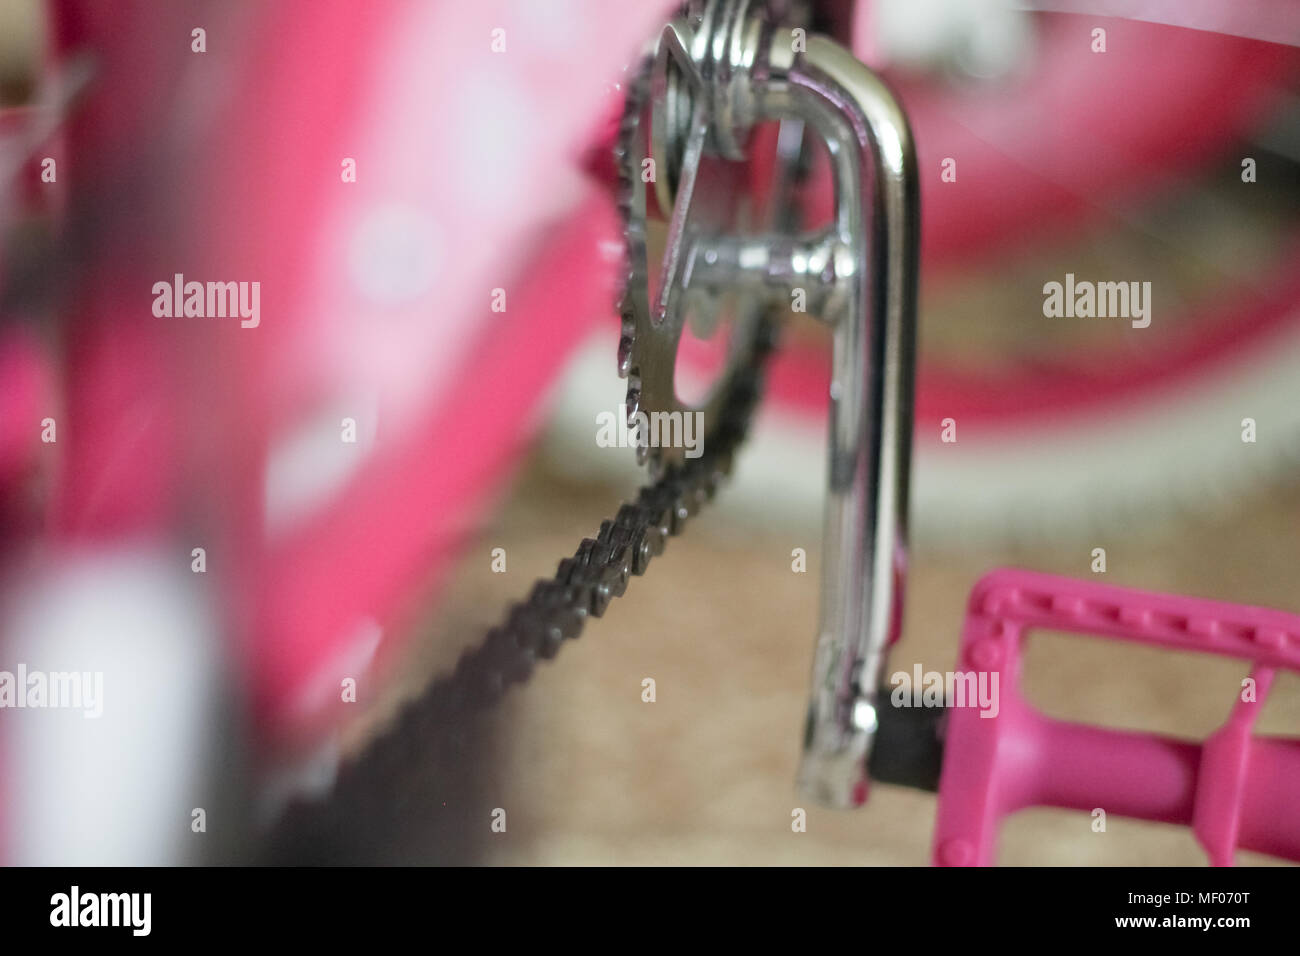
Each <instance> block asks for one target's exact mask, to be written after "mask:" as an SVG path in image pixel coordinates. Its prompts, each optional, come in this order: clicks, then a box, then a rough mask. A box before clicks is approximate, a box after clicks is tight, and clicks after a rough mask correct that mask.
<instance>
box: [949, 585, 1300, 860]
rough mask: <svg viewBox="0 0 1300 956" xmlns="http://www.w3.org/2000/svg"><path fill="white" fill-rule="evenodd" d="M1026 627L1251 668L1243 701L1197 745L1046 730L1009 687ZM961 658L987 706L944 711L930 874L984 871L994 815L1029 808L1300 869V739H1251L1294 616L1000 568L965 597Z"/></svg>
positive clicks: (1072, 728) (1298, 659)
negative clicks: (982, 676)
mask: <svg viewBox="0 0 1300 956" xmlns="http://www.w3.org/2000/svg"><path fill="white" fill-rule="evenodd" d="M1034 628H1048V629H1051V630H1056V631H1068V632H1074V633H1080V634H1087V635H1096V636H1102V637H1108V638H1112V639H1117V640H1122V641H1131V642H1134V643H1138V644H1145V645H1149V646H1153V647H1159V648H1164V649H1167V650H1178V651H1196V652H1199V653H1205V654H1217V655H1220V656H1225V657H1234V658H1238V659H1241V660H1244V661H1249V662H1251V664H1252V672H1251V677H1252V678H1253V679H1254V681H1255V688H1254V690H1255V692H1254V694H1253V695H1252V694H1247V693H1244V692H1243V693H1241V694H1240V696H1239V698H1238V701H1237V703H1236V704H1235V706H1234V707H1233V710H1232V713H1231V715H1230V716H1229V717H1228V720H1227V722H1226V723H1225V724H1224V725H1223V726H1222V727H1220V728H1219V729H1218V730H1217V731H1215V732H1214V733H1213V734H1211V735H1210V736H1209V738H1208V739H1206V740H1205V741H1203V742H1197V741H1188V740H1179V739H1175V738H1170V737H1165V736H1161V735H1158V734H1149V733H1141V732H1136V731H1128V730H1114V729H1108V728H1101V727H1092V726H1087V725H1084V724H1077V723H1069V722H1065V721H1059V720H1054V719H1051V718H1049V717H1046V716H1044V715H1043V714H1042V713H1040V712H1039V711H1037V710H1036V709H1034V708H1033V707H1032V706H1031V705H1030V704H1028V703H1027V702H1026V701H1025V700H1024V699H1023V698H1022V697H1021V695H1020V693H1019V690H1018V685H1019V679H1020V671H1021V660H1022V653H1023V649H1024V646H1025V639H1026V635H1027V634H1028V633H1029V631H1030V630H1031V629H1034ZM960 653H961V656H960V664H959V666H960V667H961V668H963V671H962V673H966V674H969V673H972V672H974V673H976V674H978V673H979V672H981V671H982V672H987V673H990V674H991V673H997V674H998V675H999V679H998V685H999V689H1000V695H999V702H998V703H999V706H998V710H997V713H996V715H995V716H981V712H980V710H979V709H977V708H974V707H953V708H951V710H950V712H949V724H948V731H947V737H946V741H945V748H944V749H945V758H944V766H943V773H942V776H941V778H940V782H939V808H938V815H937V820H936V825H935V838H934V854H933V862H934V863H935V864H936V865H939V866H984V865H989V864H991V863H993V861H994V857H995V851H996V842H997V835H998V828H999V824H1000V823H1001V821H1002V819H1003V818H1004V817H1005V816H1007V815H1008V814H1010V813H1013V812H1014V811H1016V810H1020V809H1023V808H1025V807H1032V806H1051V807H1065V808H1070V809H1077V810H1085V811H1091V810H1092V809H1094V808H1096V807H1101V808H1102V809H1104V810H1105V811H1106V812H1107V813H1108V814H1118V815H1120V816H1124V817H1133V818H1137V819H1142V820H1154V821H1161V822H1165V823H1177V824H1182V825H1185V826H1190V827H1191V828H1192V831H1193V833H1194V834H1195V835H1196V838H1197V840H1198V841H1199V842H1200V844H1201V846H1202V847H1204V848H1205V851H1206V853H1207V854H1208V855H1209V860H1210V863H1212V864H1213V865H1216V866H1230V865H1231V864H1232V862H1233V854H1234V852H1235V850H1236V849H1237V848H1238V847H1240V848H1242V849H1247V850H1255V851H1258V852H1261V853H1267V854H1271V855H1274V856H1279V857H1285V858H1288V859H1293V860H1294V859H1300V790H1297V788H1296V786H1295V783H1296V781H1297V780H1300V739H1295V738H1284V737H1264V736H1256V735H1254V734H1253V733H1252V730H1253V727H1254V724H1255V721H1256V718H1257V716H1258V714H1259V711H1260V708H1261V707H1262V706H1263V704H1264V701H1265V700H1266V699H1267V697H1268V691H1269V688H1270V686H1271V684H1272V682H1273V677H1274V675H1275V673H1276V672H1277V670H1279V669H1288V670H1293V671H1294V670H1300V617H1297V616H1295V615H1291V614H1285V613H1282V612H1280V611H1273V610H1267V609H1264V608H1255V607H1245V606H1242V605H1237V604H1225V603H1220V602H1216V601H1206V600H1200V599H1196V598H1186V597H1175V596H1171V595H1165V594H1156V593H1152V592H1147V591H1136V590H1130V589H1127V588H1118V587H1110V586H1106V585H1100V584H1094V583H1091V582H1082V581H1075V580H1072V579H1070V578H1062V577H1056V576H1053V575H1047V574H1035V573H1032V572H1028V571H1019V570H1012V569H1001V570H997V571H994V572H992V573H990V574H988V575H986V576H985V577H984V578H982V579H981V580H980V581H979V583H978V584H977V585H976V586H975V588H974V590H973V591H972V593H971V597H970V603H969V605H968V608H967V615H966V622H965V627H964V630H963V633H962V640H961V651H960Z"/></svg>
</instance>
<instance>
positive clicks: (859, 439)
mask: <svg viewBox="0 0 1300 956" xmlns="http://www.w3.org/2000/svg"><path fill="white" fill-rule="evenodd" d="M797 9H798V8H797V6H796V5H794V4H790V3H782V2H778V0H773V2H771V3H769V4H766V5H764V4H762V3H760V2H758V0H708V2H702V3H692V4H690V5H689V6H688V7H687V9H686V11H685V12H684V13H683V14H682V16H680V17H679V18H677V19H676V20H674V21H673V22H672V23H671V24H669V25H668V26H667V27H666V28H665V30H664V32H663V35H662V37H661V39H660V43H659V48H658V54H657V56H658V62H657V67H656V70H655V73H654V76H655V80H654V82H653V83H652V88H651V97H652V101H653V123H652V132H651V135H650V136H649V142H648V143H647V144H646V146H647V147H648V149H649V151H650V155H651V156H652V157H653V158H655V160H656V164H657V166H658V168H659V169H660V170H662V171H663V173H664V174H662V175H660V177H659V178H658V180H657V181H656V184H655V196H656V199H657V202H658V206H659V208H660V209H662V210H665V211H667V210H671V216H670V218H669V223H668V231H667V236H668V238H667V243H666V249H665V253H664V257H663V261H662V266H661V269H660V270H659V272H658V275H659V283H658V287H657V289H656V290H654V292H653V294H651V293H650V291H649V290H648V289H647V290H646V291H645V292H644V293H642V294H643V295H644V298H642V299H640V300H639V304H638V305H637V307H636V309H634V310H633V311H634V312H635V313H636V314H635V315H633V319H634V321H633V322H632V325H633V326H634V327H635V328H634V331H633V332H632V333H629V338H631V339H633V340H634V339H635V337H636V336H643V337H645V338H648V339H653V338H654V337H655V336H659V341H658V342H657V344H655V345H653V347H652V344H651V343H641V348H640V350H639V352H637V351H636V350H635V344H637V343H635V342H634V348H633V352H635V354H636V355H638V356H639V358H635V359H634V360H633V362H632V363H630V364H631V365H632V366H633V367H634V369H635V371H636V372H637V382H638V386H639V387H640V386H644V385H645V384H646V382H647V381H648V378H647V377H646V372H645V369H647V368H649V369H651V370H652V371H653V373H654V375H655V376H656V377H657V380H656V381H655V382H653V383H652V385H653V389H654V392H655V393H656V397H654V398H653V399H651V398H650V395H649V394H647V393H642V394H641V397H642V398H643V399H649V400H650V404H651V405H652V406H655V405H656V404H658V405H662V406H663V407H667V408H673V407H678V406H677V404H676V397H675V395H674V394H673V391H672V376H671V369H672V363H673V360H674V357H675V349H676V344H677V340H678V338H679V337H680V334H681V318H680V314H679V313H680V311H681V309H682V306H681V303H682V301H683V299H684V298H685V297H686V296H687V295H692V294H694V295H708V294H710V293H715V292H718V291H722V290H744V291H745V292H746V293H747V294H752V295H756V296H759V297H760V298H761V297H766V298H767V299H768V300H769V301H771V300H773V299H776V298H781V299H783V301H784V304H785V305H787V306H788V305H789V302H790V293H791V291H792V290H794V289H803V290H804V291H805V293H806V302H807V306H808V310H809V311H810V312H812V313H814V314H816V315H817V316H818V317H819V318H820V319H822V320H823V321H825V322H826V323H828V324H829V325H831V326H832V327H833V330H834V332H833V336H834V346H833V348H834V356H833V373H832V381H831V385H830V440H829V485H830V487H829V489H828V493H827V501H826V510H825V525H824V538H823V552H824V557H823V563H822V569H823V570H822V576H823V579H822V592H821V620H820V625H819V630H818V636H817V641H816V652H815V659H814V664H813V688H812V696H811V701H810V704H809V709H808V718H807V727H806V735H805V740H804V753H803V759H802V763H801V766H800V769H799V786H800V788H801V789H802V790H803V791H804V792H805V793H807V794H808V795H809V796H811V797H813V798H815V799H818V800H819V801H821V802H823V803H826V804H829V805H831V806H837V807H848V806H856V805H859V804H861V803H862V802H864V801H865V799H866V794H867V758H868V755H869V753H870V749H871V746H872V741H873V739H874V736H875V733H876V729H877V726H878V718H877V707H878V700H877V692H878V688H879V687H880V684H881V678H882V676H883V671H884V665H885V658H886V654H887V651H888V648H889V645H890V643H891V642H892V641H893V639H894V638H895V637H896V636H897V633H898V627H899V623H900V619H901V605H902V594H903V580H904V570H905V566H906V553H907V552H906V543H905V542H906V537H907V504H908V470H909V463H910V457H911V433H912V393H913V368H914V364H915V359H914V351H915V329H916V307H917V258H918V236H919V185H918V180H917V171H916V158H915V152H914V147H913V143H912V136H911V132H910V130H909V128H908V123H907V118H906V116H905V115H904V113H903V110H902V108H901V107H900V105H899V103H898V101H897V100H896V99H895V97H894V96H893V94H892V93H891V92H890V90H889V89H888V88H887V87H886V86H885V84H884V83H883V82H882V81H881V80H880V78H879V77H877V76H876V74H874V73H873V72H872V71H871V70H870V69H868V68H867V67H866V66H864V65H863V64H862V63H861V62H859V61H858V60H857V59H855V58H854V56H853V55H852V54H851V53H850V52H849V51H848V50H847V49H845V48H844V47H843V46H841V45H839V44H838V43H836V42H835V41H833V40H831V39H828V38H826V37H823V36H818V35H808V34H807V32H806V31H805V30H804V29H802V28H801V27H800V26H799V24H800V21H799V20H798V19H797ZM770 121H781V122H782V124H783V126H782V135H781V142H782V144H783V145H781V146H779V147H778V149H779V151H781V152H783V153H784V154H786V157H785V158H786V159H790V158H791V157H797V156H798V154H799V140H800V139H801V138H802V137H803V136H805V135H807V133H808V132H811V133H814V134H816V135H817V136H819V137H820V138H821V139H822V141H823V142H824V144H825V146H826V151H827V154H828V155H829V157H830V163H831V167H832V179H833V183H834V198H835V203H834V214H833V218H832V220H831V223H830V225H829V226H827V227H826V228H824V229H822V230H820V231H818V232H816V233H814V234H811V235H795V234H792V231H791V230H790V228H789V226H790V224H791V223H792V222H793V221H794V218H793V217H791V216H790V215H783V216H778V217H776V218H775V219H774V220H772V221H770V222H769V223H768V224H767V225H768V227H769V228H770V229H771V230H772V231H769V232H764V233H760V234H756V235H738V234H731V233H722V232H717V231H710V230H709V229H707V228H700V227H698V225H697V224H696V220H695V219H694V218H693V217H692V215H691V209H692V205H693V204H695V203H698V202H699V201H700V198H701V193H702V189H701V185H700V181H699V180H698V178H697V173H698V170H699V168H700V163H701V162H702V159H703V158H705V157H709V156H714V157H721V158H723V159H731V160H736V159H741V158H743V157H744V156H745V151H746V148H747V143H748V142H749V134H750V132H751V131H752V129H753V128H754V127H755V126H756V125H757V124H758V123H761V122H770ZM791 142H793V148H791ZM641 155H645V154H641ZM665 215H668V213H667V212H665ZM640 235H641V237H642V238H643V237H644V234H643V233H642V234H640ZM643 268H644V270H645V271H644V272H643V273H642V276H643V277H644V276H646V275H649V274H650V270H649V268H648V266H645V267H643ZM634 275H635V273H634ZM631 298H632V299H634V300H635V299H636V297H635V296H633V297H631ZM627 322H629V319H628V318H627V313H626V312H625V323H627ZM654 349H660V350H661V352H660V353H659V354H656V353H655V351H654ZM630 393H631V388H630V389H629V394H630Z"/></svg>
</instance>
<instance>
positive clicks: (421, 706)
mask: <svg viewBox="0 0 1300 956" xmlns="http://www.w3.org/2000/svg"><path fill="white" fill-rule="evenodd" d="M649 65H650V59H649V58H647V59H645V60H644V61H643V62H642V63H641V64H640V66H639V68H636V69H634V70H632V71H631V73H630V75H631V77H632V78H631V80H630V81H629V86H628V90H627V95H626V97H625V100H624V113H623V118H622V122H621V124H620V129H619V136H618V141H617V144H616V147H615V159H616V163H617V168H618V170H619V194H618V198H617V205H618V209H619V212H620V214H621V216H622V217H623V221H624V225H625V227H626V226H627V224H628V221H629V219H630V216H631V196H632V189H633V184H632V182H631V181H630V179H629V176H630V175H632V172H631V169H632V166H631V164H629V163H628V162H627V150H628V148H629V144H630V143H631V141H632V139H633V135H632V134H633V133H634V132H635V124H636V123H637V122H638V121H639V115H640V112H641V107H642V104H643V101H644V97H645V95H646V92H647V77H648V75H649ZM629 275H630V273H629ZM625 281H626V280H625ZM622 291H623V294H622V295H620V297H619V306H620V311H621V312H623V314H624V328H623V338H622V340H621V341H620V344H619V353H620V361H621V360H622V354H623V353H624V351H625V350H626V347H627V345H626V338H627V334H628V329H627V318H626V309H625V308H623V298H624V296H625V295H626V292H627V290H626V288H624V289H623V290H622ZM756 321H757V329H756V331H755V333H754V338H753V341H752V344H751V345H750V347H749V351H748V355H742V356H741V357H742V358H743V359H746V361H745V362H743V364H741V365H740V366H739V367H738V368H737V370H736V373H735V374H734V377H733V378H732V380H731V384H730V385H729V386H728V391H727V394H726V397H725V399H724V401H723V403H722V406H721V411H720V412H719V415H718V420H717V421H716V422H713V423H708V424H710V425H711V426H712V427H711V429H710V430H709V432H708V433H707V434H706V436H705V441H704V448H703V450H702V451H703V453H702V454H701V455H700V457H699V458H694V459H691V458H687V459H685V461H684V463H683V464H681V465H680V466H676V467H670V468H669V469H668V470H667V471H665V473H664V474H663V475H662V476H661V477H660V478H659V479H658V480H657V481H654V482H653V483H651V484H649V485H646V486H644V487H642V488H641V490H640V492H639V493H638V495H637V497H636V499H635V500H634V501H631V502H627V503H625V504H623V505H622V507H620V508H619V510H618V512H617V513H616V514H615V516H614V518H613V519H611V520H606V521H604V522H602V523H601V526H600V530H599V532H598V533H597V535H596V537H595V538H586V539H584V540H583V541H582V543H581V544H580V545H578V549H577V551H576V552H574V554H573V556H572V557H570V558H565V559H563V560H562V561H560V563H559V567H558V568H557V569H556V572H555V575H554V577H552V578H550V579H544V580H539V581H537V582H536V583H535V584H534V585H533V589H532V591H531V592H530V593H529V595H528V597H527V598H526V599H525V600H523V601H520V602H517V603H516V604H514V605H513V606H512V607H511V608H510V610H509V611H508V612H507V613H506V616H505V618H504V620H503V621H502V622H501V624H499V625H498V626H496V627H494V628H492V629H491V630H489V631H488V633H487V636H486V638H485V639H484V640H483V642H482V643H481V644H480V645H478V646H477V647H476V648H472V649H470V650H468V651H466V652H465V653H464V654H462V655H461V658H460V660H459V662H458V663H457V665H456V668H455V670H454V671H453V672H452V673H451V674H450V675H448V676H445V677H441V678H438V679H437V680H435V681H434V682H433V683H432V684H431V685H430V686H429V687H428V688H427V689H426V690H425V691H424V692H423V693H422V694H421V695H420V696H419V697H417V698H416V699H415V700H413V701H412V702H410V703H408V704H407V705H406V706H405V707H404V708H403V709H402V710H401V712H400V713H399V714H398V715H397V717H396V718H395V720H394V721H393V723H392V725H391V726H390V727H389V729H388V730H387V732H385V733H383V734H382V735H381V736H379V737H377V738H376V739H375V740H373V741H372V742H371V743H370V744H369V745H368V746H367V747H366V748H365V749H364V750H362V751H361V752H360V753H359V754H358V755H357V756H355V757H354V758H352V760H351V761H349V762H347V763H345V764H344V765H343V766H342V767H340V769H339V773H338V777H337V779H336V780H335V783H334V786H333V789H332V790H331V792H330V793H329V794H328V796H326V797H325V798H323V799H321V800H317V801H315V802H311V803H302V802H299V803H296V804H294V805H293V806H292V807H290V809H289V810H288V811H287V812H286V813H285V815H284V816H283V817H282V819H281V820H280V822H279V824H278V825H277V827H276V829H275V830H274V832H273V833H272V834H271V835H270V837H269V839H268V840H267V841H266V842H265V851H266V852H264V855H268V854H269V857H270V859H271V860H272V861H282V860H285V859H288V860H291V861H294V862H303V861H304V858H307V859H311V858H312V857H313V856H314V857H316V858H317V859H320V860H321V861H322V862H338V861H339V858H340V857H343V858H344V859H347V858H349V857H353V856H355V855H356V853H355V852H353V853H349V852H348V850H347V849H346V848H344V847H342V846H339V845H337V844H335V845H332V846H328V847H326V846H322V845H321V844H320V838H321V836H322V835H325V834H332V835H333V836H334V838H335V839H336V840H337V839H340V838H342V839H344V840H346V842H347V843H348V844H349V845H350V846H351V847H353V848H354V850H356V851H360V852H361V853H362V854H363V855H364V856H365V857H367V858H371V857H376V856H378V857H379V858H384V857H385V847H383V846H382V844H383V843H384V842H385V840H384V838H382V837H380V835H379V834H378V833H377V832H376V830H377V829H382V826H383V822H384V821H385V820H387V819H388V818H391V817H393V816H395V815H398V814H400V812H401V810H402V809H403V807H404V805H408V804H412V803H416V804H418V803H419V802H420V800H421V799H422V798H421V796H420V793H419V791H420V784H419V781H418V780H417V778H422V779H423V780H425V781H427V782H429V783H431V784H432V787H430V788H429V793H430V794H432V796H429V795H426V796H428V799H430V800H434V801H436V802H434V803H433V806H435V807H436V806H437V805H438V803H442V804H443V805H446V803H447V801H445V800H437V796H439V795H447V792H448V790H449V789H454V788H455V787H456V786H457V785H458V784H459V783H461V777H462V776H463V774H461V773H460V772H458V771H455V770H453V769H452V767H453V765H454V763H455V761H457V760H458V759H463V758H464V757H466V756H468V755H469V754H470V752H471V748H470V746H469V738H470V736H471V730H472V728H471V724H472V721H473V719H474V718H475V717H476V716H478V715H480V714H481V713H482V712H483V711H485V710H486V709H487V708H488V707H489V706H490V705H492V704H493V703H495V702H496V701H497V700H498V699H499V698H500V697H501V696H502V695H503V694H504V693H505V691H506V690H508V689H509V688H510V687H511V686H513V685H515V684H522V683H524V682H525V681H527V680H528V679H529V677H531V676H532V673H533V670H534V668H535V666H536V664H537V661H538V660H539V659H541V660H549V659H551V658H553V657H555V655H556V654H557V653H558V652H559V649H560V647H561V645H563V644H564V642H565V641H571V640H576V639H577V638H578V637H579V636H580V635H581V633H582V628H583V626H584V625H585V624H586V622H587V620H588V618H591V617H601V616H602V615H603V614H604V613H605V610H606V609H607V608H608V607H609V604H610V602H611V601H612V600H613V599H614V598H616V597H621V596H622V595H623V593H624V592H625V591H626V590H627V586H628V583H629V581H630V579H631V577H632V576H633V575H637V576H640V575H642V574H645V572H646V569H647V568H648V567H649V565H650V561H651V560H652V559H653V558H655V557H657V556H658V555H660V554H662V553H663V551H664V547H665V545H666V544H667V540H668V538H670V537H674V536H676V535H679V534H681V532H682V530H683V529H684V528H685V527H686V524H687V522H688V521H689V520H690V519H691V518H692V517H693V516H694V515H695V514H697V513H698V512H699V510H700V508H701V507H702V506H703V505H704V504H706V503H707V502H708V501H709V500H711V499H712V497H713V495H714V494H715V492H716V491H717V490H718V486H719V485H720V484H721V483H722V481H723V479H725V478H726V476H727V475H728V474H730V472H731V467H732V461H733V456H734V454H735V452H736V449H737V448H738V447H739V446H740V444H741V442H742V441H743V440H744V437H745V433H746V431H747V430H748V426H749V420H750V417H751V415H752V412H753V409H754V406H755V405H756V404H757V401H758V394H759V390H760V386H761V384H762V373H763V366H764V362H765V359H766V357H767V355H768V354H769V353H770V352H771V350H772V347H773V340H774V336H775V330H776V325H775V322H774V321H773V316H772V315H771V314H769V313H763V314H760V315H759V316H758V317H757V320H756ZM398 775H403V776H404V779H403V782H402V784H401V785H399V784H398V783H397V782H396V778H397V776H398ZM428 809H429V807H428V804H427V801H426V804H425V810H426V812H427V811H428ZM396 839H400V838H399V837H396V836H395V835H392V834H390V835H388V840H389V846H388V847H387V848H386V849H387V850H388V851H390V852H391V851H392V850H394V849H395V848H394V847H393V846H392V845H391V841H393V840H396ZM440 848H441V849H444V850H445V849H446V847H445V846H443V847H440ZM453 855H454V853H453ZM416 858H417V859H418V858H419V854H418V853H417V855H416Z"/></svg>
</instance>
